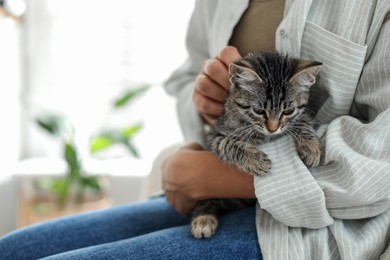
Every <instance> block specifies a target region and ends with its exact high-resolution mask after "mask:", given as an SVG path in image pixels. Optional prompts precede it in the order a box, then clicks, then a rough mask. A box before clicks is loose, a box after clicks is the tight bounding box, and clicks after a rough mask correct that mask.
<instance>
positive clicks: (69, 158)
mask: <svg viewBox="0 0 390 260" xmlns="http://www.w3.org/2000/svg"><path fill="white" fill-rule="evenodd" d="M64 153H65V160H66V162H67V164H68V167H69V169H68V170H69V174H70V178H71V180H74V179H77V178H79V177H80V176H81V172H80V170H81V165H80V161H79V158H78V155H77V151H76V148H75V146H74V145H73V143H66V144H65V151H64Z"/></svg>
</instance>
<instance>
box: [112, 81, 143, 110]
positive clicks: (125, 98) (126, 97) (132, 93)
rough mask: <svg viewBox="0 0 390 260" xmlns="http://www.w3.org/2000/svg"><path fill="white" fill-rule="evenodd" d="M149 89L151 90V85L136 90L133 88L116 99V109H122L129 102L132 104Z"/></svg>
mask: <svg viewBox="0 0 390 260" xmlns="http://www.w3.org/2000/svg"><path fill="white" fill-rule="evenodd" d="M147 89H149V85H142V86H139V87H136V88H131V89H129V90H127V91H126V92H125V93H124V94H123V95H121V96H120V97H118V98H117V99H115V101H114V107H116V108H120V107H124V106H125V105H127V104H128V103H129V102H131V101H132V100H133V99H134V98H135V97H137V96H139V95H140V94H141V93H143V92H145V91H146V90H147Z"/></svg>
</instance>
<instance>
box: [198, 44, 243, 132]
mask: <svg viewBox="0 0 390 260" xmlns="http://www.w3.org/2000/svg"><path fill="white" fill-rule="evenodd" d="M239 58H241V55H240V54H239V52H238V50H237V49H236V48H235V47H231V46H228V47H226V48H224V49H223V50H222V51H221V52H220V53H219V55H218V56H217V57H216V58H213V59H209V60H207V61H206V62H205V64H204V65H203V69H202V72H201V73H200V74H199V75H198V77H197V79H196V83H195V90H194V93H193V96H192V99H193V102H194V104H195V107H196V108H197V110H198V111H199V113H200V115H201V116H202V118H203V119H204V120H205V121H206V122H207V123H208V124H209V125H214V124H215V120H216V119H217V118H218V117H219V116H220V115H222V114H223V112H224V103H225V101H226V98H227V96H228V94H229V86H230V83H229V79H228V74H229V72H228V66H229V64H230V63H232V62H234V61H236V60H238V59H239Z"/></svg>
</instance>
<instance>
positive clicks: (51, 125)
mask: <svg viewBox="0 0 390 260" xmlns="http://www.w3.org/2000/svg"><path fill="white" fill-rule="evenodd" d="M61 120H62V119H61V118H59V117H57V116H53V115H52V116H46V117H42V118H37V119H36V122H37V124H38V125H39V126H40V127H41V128H42V129H44V130H46V131H47V132H48V133H49V134H51V135H53V136H60V135H61V132H62V131H61V122H60V121H61Z"/></svg>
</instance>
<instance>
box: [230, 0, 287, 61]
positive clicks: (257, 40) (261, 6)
mask: <svg viewBox="0 0 390 260" xmlns="http://www.w3.org/2000/svg"><path fill="white" fill-rule="evenodd" d="M283 9H284V0H251V1H250V3H249V6H248V8H247V9H246V11H245V12H244V14H243V16H242V18H241V19H240V21H239V22H238V23H237V25H236V26H235V28H234V31H233V35H232V37H231V39H230V42H229V44H230V45H233V46H235V47H237V48H238V50H239V52H240V54H241V55H242V56H244V55H245V54H247V53H248V52H250V51H274V50H275V31H276V28H277V27H278V26H279V23H280V22H281V21H282V18H283Z"/></svg>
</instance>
